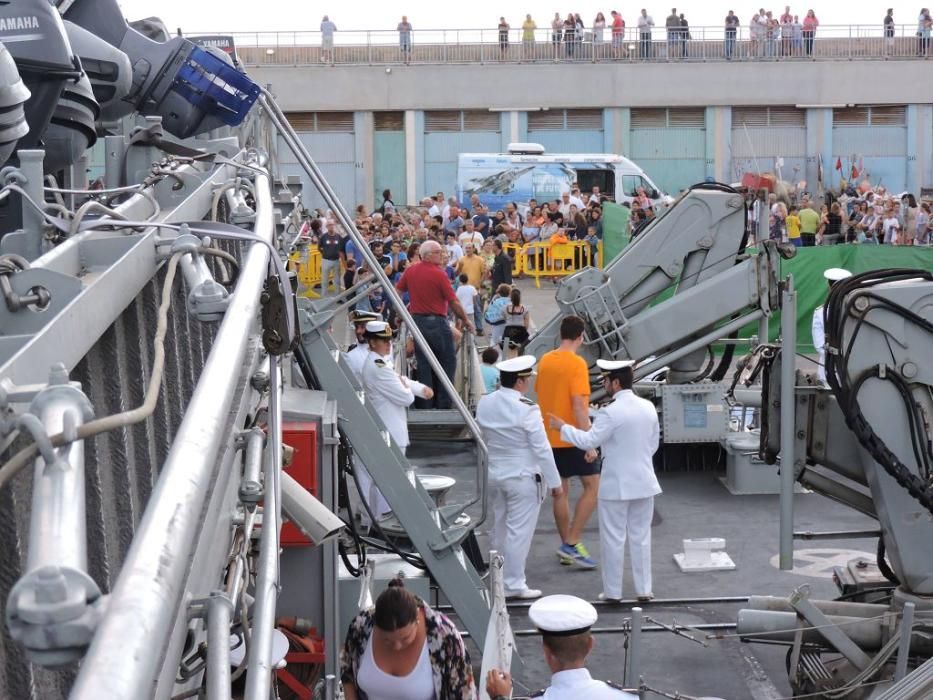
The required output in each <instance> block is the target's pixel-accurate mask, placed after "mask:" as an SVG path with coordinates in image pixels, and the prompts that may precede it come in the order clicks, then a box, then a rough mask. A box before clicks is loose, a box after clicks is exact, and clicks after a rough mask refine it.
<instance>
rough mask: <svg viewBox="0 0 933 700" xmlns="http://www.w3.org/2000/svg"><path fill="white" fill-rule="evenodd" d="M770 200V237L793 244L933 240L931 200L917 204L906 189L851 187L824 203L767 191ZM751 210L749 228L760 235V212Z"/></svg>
mask: <svg viewBox="0 0 933 700" xmlns="http://www.w3.org/2000/svg"><path fill="white" fill-rule="evenodd" d="M769 197H770V199H769V202H768V206H769V214H768V237H769V238H770V239H771V240H775V241H781V242H786V243H792V244H794V245H796V246H803V247H806V246H815V245H839V244H845V243H852V244H867V245H929V244H930V243H933V235H931V234H933V226H931V221H930V204H929V203H927V202H922V203H920V202H918V201H917V198H916V197H915V196H914V195H913V194H912V193H909V192H906V193H904V194H901V195H892V194H891V193H889V192H887V191H886V190H885V188H884V187H880V186H879V187H875V188H871V187H868V186H863V187H862V188H861V189H854V188H853V189H849V190H848V191H847V192H844V193H843V194H842V195H841V196H839V197H838V198H836V197H833V196H829V197H824V203H818V202H816V201H814V200H812V199H811V198H810V197H809V196H808V195H803V196H802V197H801V201H800V203H799V204H796V203H791V204H788V203H787V202H786V201H781V200H779V199H778V197H777V195H775V194H771V195H770V196H769ZM760 209H761V207H760V206H759V204H758V202H757V201H756V202H755V203H754V204H753V206H752V207H751V208H750V209H749V227H750V230H751V231H752V235H753V236H754V237H756V238H757V237H760V236H758V232H759V229H758V225H759V222H760V219H759V213H758V212H759V210H760Z"/></svg>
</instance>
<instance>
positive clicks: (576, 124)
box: [565, 109, 603, 129]
mask: <svg viewBox="0 0 933 700" xmlns="http://www.w3.org/2000/svg"><path fill="white" fill-rule="evenodd" d="M565 116H566V119H567V128H568V129H602V128H603V110H601V109H568V110H566V112H565Z"/></svg>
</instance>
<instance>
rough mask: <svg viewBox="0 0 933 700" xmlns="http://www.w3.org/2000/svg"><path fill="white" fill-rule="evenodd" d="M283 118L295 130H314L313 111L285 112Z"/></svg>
mask: <svg viewBox="0 0 933 700" xmlns="http://www.w3.org/2000/svg"><path fill="white" fill-rule="evenodd" d="M285 118H286V119H288V123H289V124H291V125H292V127H293V128H294V129H295V131H314V123H315V114H314V112H286V113H285Z"/></svg>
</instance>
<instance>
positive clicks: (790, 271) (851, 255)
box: [742, 245, 933, 353]
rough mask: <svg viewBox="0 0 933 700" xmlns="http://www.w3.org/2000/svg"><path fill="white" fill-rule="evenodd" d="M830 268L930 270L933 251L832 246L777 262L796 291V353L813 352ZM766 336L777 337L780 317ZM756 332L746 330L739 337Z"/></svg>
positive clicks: (908, 247)
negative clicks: (814, 326) (816, 318)
mask: <svg viewBox="0 0 933 700" xmlns="http://www.w3.org/2000/svg"><path fill="white" fill-rule="evenodd" d="M830 267H843V268H845V269H846V270H848V271H849V272H852V273H853V274H854V273H859V272H867V271H868V270H880V269H882V268H888V267H901V268H905V267H909V268H919V269H921V270H930V271H933V248H924V247H919V246H888V245H834V246H825V247H823V246H817V247H815V248H800V249H798V251H797V255H796V256H795V257H794V258H792V259H791V260H783V261H782V262H781V276H782V277H786V276H787V275H793V276H794V288H795V289H796V290H797V351H798V352H803V353H813V352H815V351H814V350H813V343H812V342H811V338H812V335H811V332H810V323H811V321H812V319H813V311H814V310H815V309H816V307H818V306H822V304H823V302H824V301H825V300H826V294H827V291H828V289H829V286H828V284H827V283H826V280H825V279H824V278H823V271H824V270H826V269H828V268H830ZM769 325H770V329H769V330H770V336H771V340H775V339H776V338H777V337H778V335H779V334H780V327H781V326H780V314H776V315H775V316H774V317H772V318H771V323H770V324H769ZM754 333H757V328H747V329H745V332H743V333H742V335H743V336H748V335H752V334H754Z"/></svg>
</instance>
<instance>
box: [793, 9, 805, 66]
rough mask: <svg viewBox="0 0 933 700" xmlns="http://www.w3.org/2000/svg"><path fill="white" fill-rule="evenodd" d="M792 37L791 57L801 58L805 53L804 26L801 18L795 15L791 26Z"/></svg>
mask: <svg viewBox="0 0 933 700" xmlns="http://www.w3.org/2000/svg"><path fill="white" fill-rule="evenodd" d="M790 30H791V35H790V43H791V55H793V56H800V55H801V54H802V53H803V25H802V24H801V23H800V17H798V16H797V15H794V21H793V23H791V25H790Z"/></svg>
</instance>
